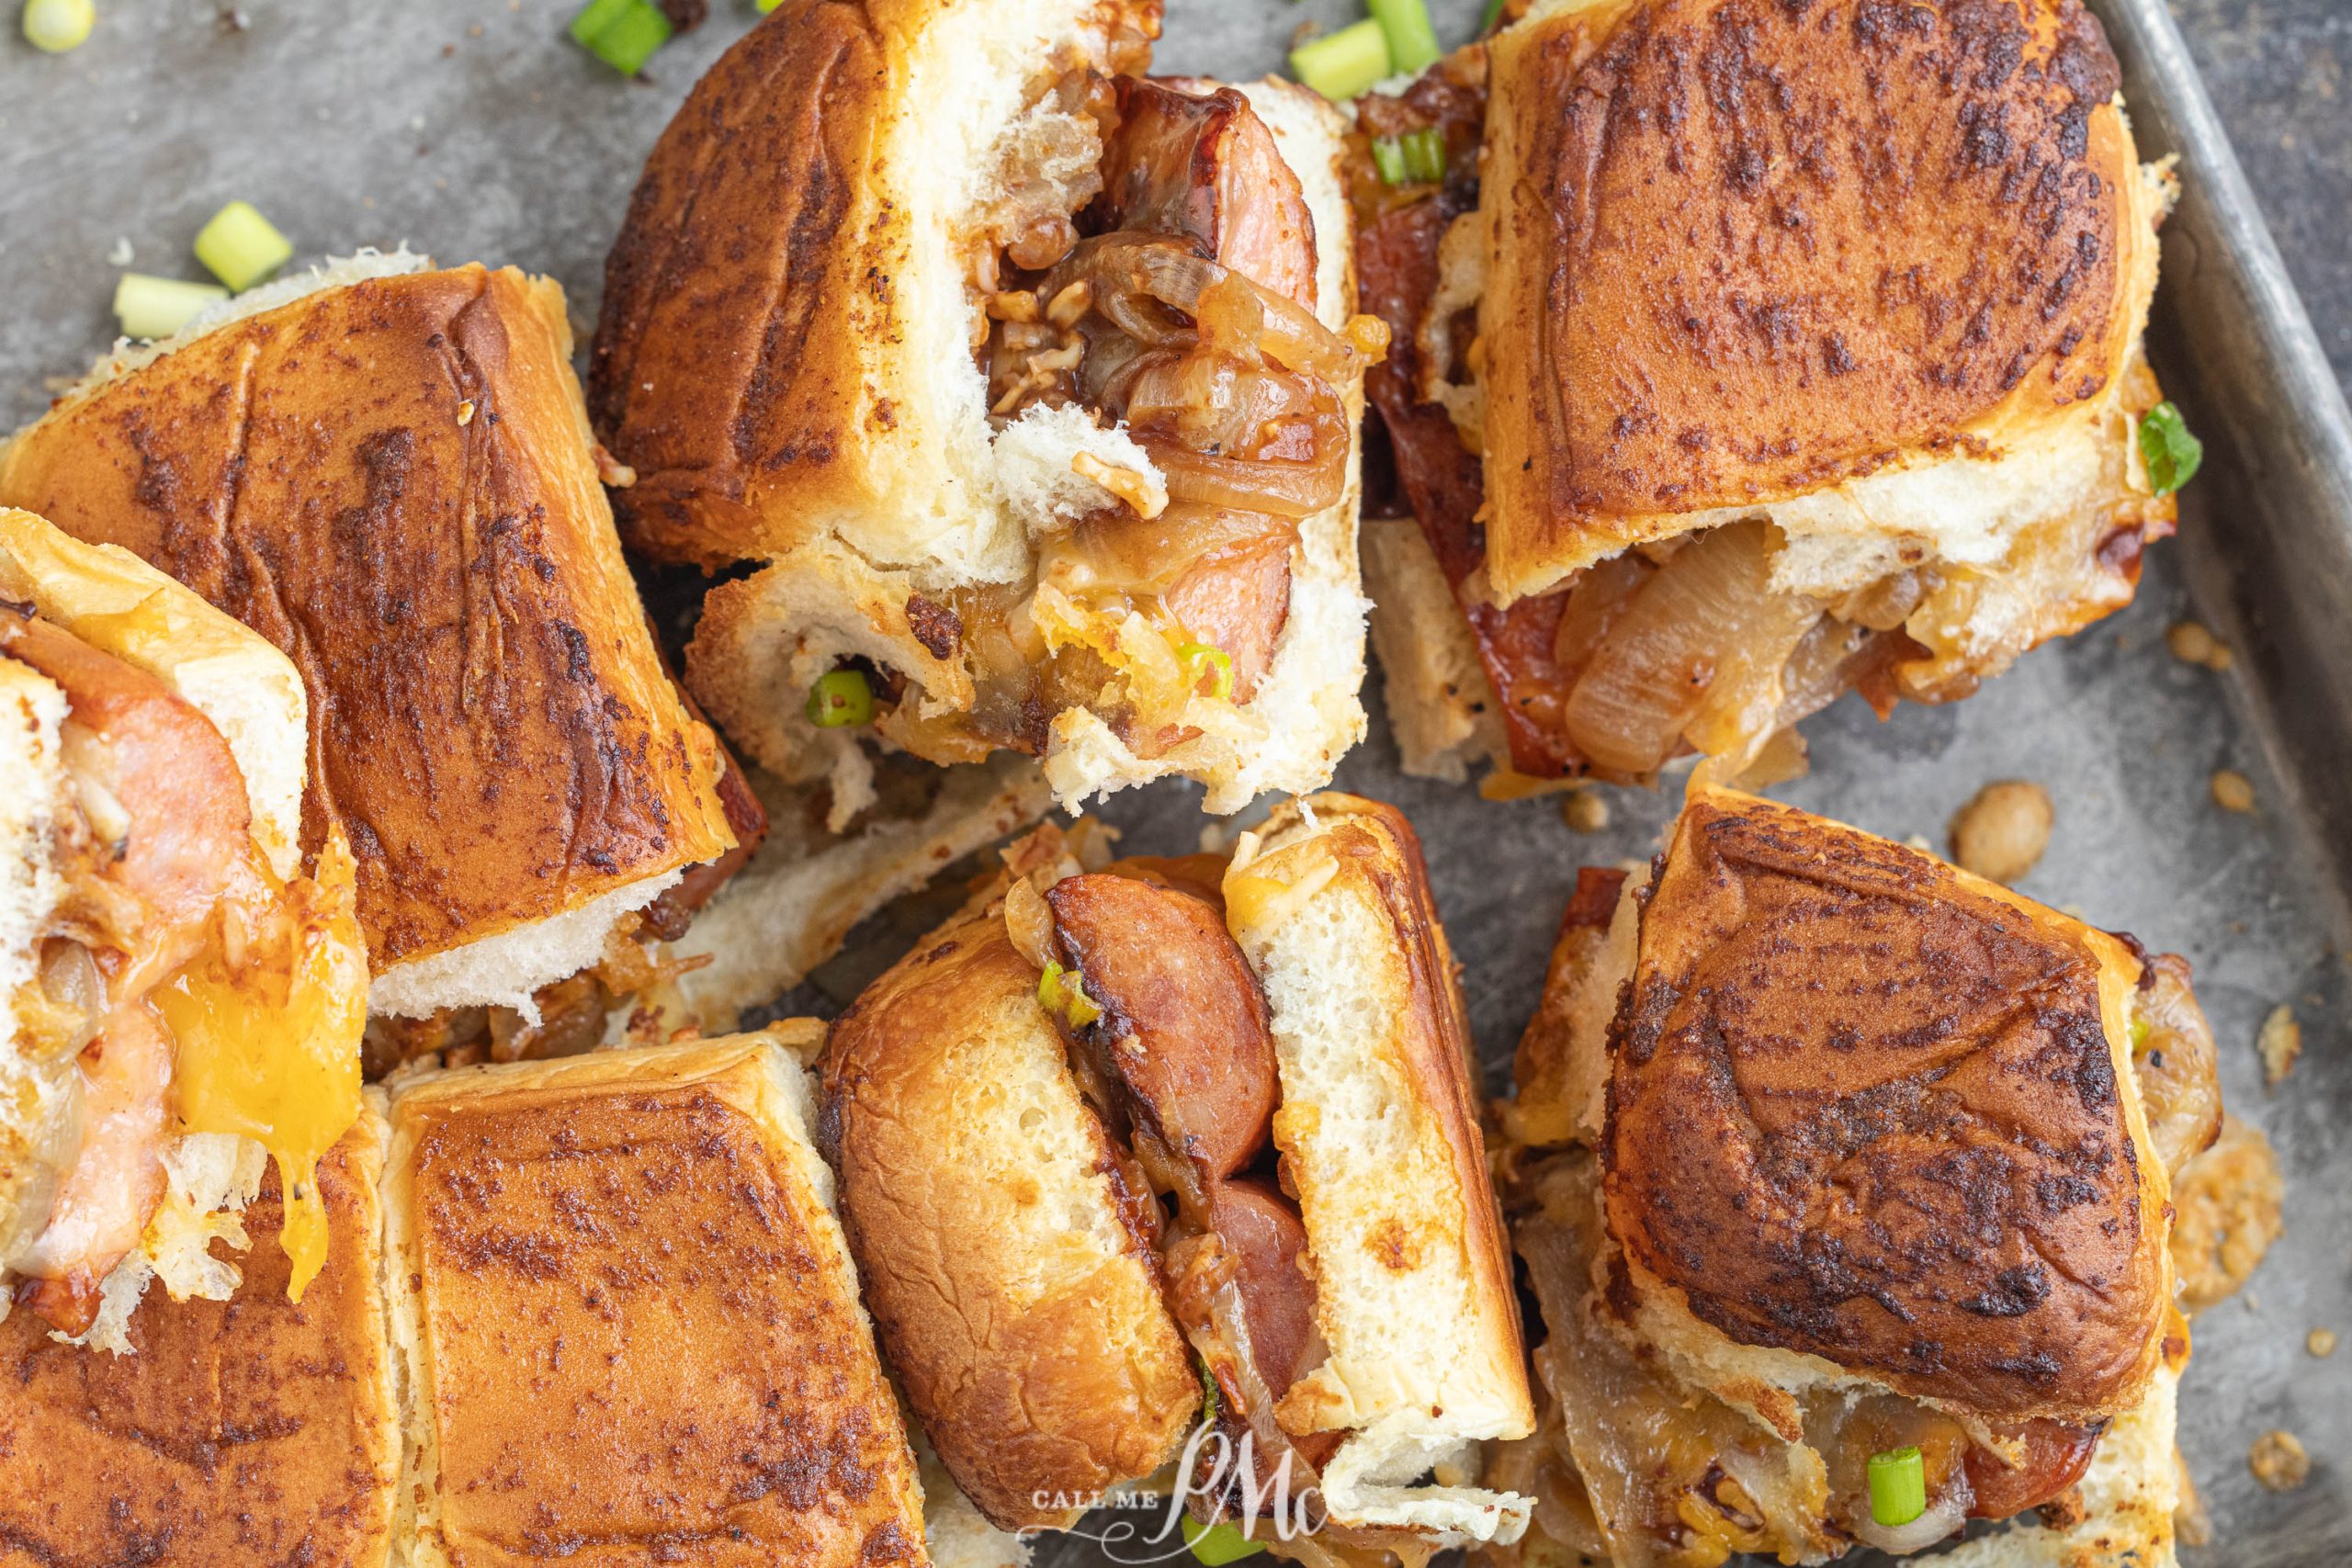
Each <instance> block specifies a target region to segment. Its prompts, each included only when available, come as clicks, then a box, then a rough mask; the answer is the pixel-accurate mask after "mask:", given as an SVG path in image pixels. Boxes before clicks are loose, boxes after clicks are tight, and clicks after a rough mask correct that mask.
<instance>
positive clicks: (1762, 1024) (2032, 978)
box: [1602, 790, 2172, 1423]
mask: <svg viewBox="0 0 2352 1568" xmlns="http://www.w3.org/2000/svg"><path fill="white" fill-rule="evenodd" d="M2139 976H2140V964H2139V963H2138V961H2137V960H2136V959H2134V958H2133V957H2132V956H2131V953H2130V952H2129V951H2128V950H2127V949H2126V948H2125V947H2124V946H2123V944H2122V943H2121V942H2118V941H2117V940H2116V939H2114V938H2112V937H2110V936H2108V935H2107V934H2105V933H2104V932H2100V931H2093V930H2091V929H2090V928H2088V927H2086V926H2085V925H2084V924H2082V922H2080V921H2078V920H2075V919H2069V918H2068V917H2066V916H2064V915H2060V914H2058V913H2056V912H2055V911H2052V910H2050V909H2046V908H2042V907H2041V906H2040V905H2037V904H2034V903H2032V902H2030V900H2028V899H2025V898H2022V897H2018V896H2017V895H2015V894H2013V893H2010V892H2008V891H2007V889H2004V888H2001V887H1999V886H1996V885H1994V884H1991V883H1988V882H1985V881H1982V880H1981V879H1978V878H1976V877H1973V876H1970V875H1968V874H1966V873H1964V872H1961V871H1958V870H1956V869H1954V868H1952V867H1951V866H1949V865H1947V864H1945V863H1942V862H1940V861H1939V860H1937V859H1935V858H1934V857H1932V856H1930V855H1926V854H1922V853H1919V852H1916V851H1912V850H1908V849H1905V848H1904V847H1903V846H1901V845H1899V844H1893V843H1889V842H1887V841H1886V840H1882V839H1875V838H1872V837H1871V836H1870V835H1868V834H1865V833H1860V832H1857V831H1855V830H1854V829H1849V828H1845V827H1841V826H1839V825H1838V824H1836V823H1832V822H1827V821H1825V820H1823V819H1821V818H1815V817H1812V816H1808V815H1807V814H1805V813H1804V812H1800V811H1796V810H1792V809H1791V808H1789V807H1781V806H1775V805H1772V804H1770V803H1769V802H1766V801H1761V800H1757V799H1754V798H1751V797H1749V796H1746V795H1736V794H1734V793H1732V792H1729V791H1723V790H1694V791H1693V793H1692V797H1691V802H1690V804H1689V805H1688V806H1687V807H1685V809H1684V812H1683V815H1682V818H1681V821H1680V823H1679V826H1678V827H1677V829H1676V830H1675V834H1674V839H1673V842H1672V844H1671V846H1670V848H1669V849H1668V853H1667V857H1666V862H1665V867H1664V870H1663V871H1662V873H1661V874H1659V876H1658V879H1657V882H1656V884H1655V885H1654V887H1653V890H1652V892H1651V894H1650V897H1649V901H1648V905H1647V908H1645V911H1644V913H1643V917H1642V928H1641V942H1640V955H1639V958H1638V961H1637V963H1636V965H1635V969H1634V978H1633V981H1632V983H1631V986H1630V987H1629V989H1628V992H1627V999H1626V1001H1625V1003H1624V1006H1623V1010H1622V1011H1621V1012H1620V1014H1619V1017H1618V1021H1617V1023H1616V1026H1615V1029H1614V1031H1613V1032H1612V1039H1611V1053H1612V1055H1613V1056H1614V1067H1613V1070H1612V1075H1611V1083H1610V1086H1609V1114H1608V1125H1607V1129H1606V1133H1605V1135H1604V1137H1603V1140H1602V1153H1603V1158H1604V1163H1605V1169H1606V1191H1607V1207H1608V1218H1609V1224H1610V1229H1611V1233H1612V1234H1613V1235H1615V1236H1616V1238H1617V1239H1618V1241H1619V1242H1620V1243H1621V1244H1622V1246H1623V1249H1624V1253H1625V1258H1626V1260H1627V1263H1628V1265H1629V1268H1630V1269H1631V1272H1632V1274H1633V1277H1634V1282H1635V1284H1636V1286H1637V1287H1638V1288H1641V1289H1645V1290H1647V1291H1649V1292H1653V1293H1655V1294H1658V1295H1662V1296H1664V1297H1667V1298H1669V1299H1674V1300H1678V1301H1679V1303H1683V1304H1686V1305H1687V1308H1688V1311H1689V1313H1690V1314H1694V1315H1695V1316H1696V1317H1697V1318H1698V1319H1699V1320H1701V1321H1702V1322H1703V1323H1705V1324H1707V1325H1712V1326H1713V1328H1714V1329H1716V1330H1719V1331H1720V1332H1721V1333H1722V1334H1723V1335H1724V1336H1726V1337H1728V1338H1729V1339H1731V1340H1733V1341H1735V1342H1736V1343H1737V1344H1739V1345H1743V1346H1747V1347H1757V1348H1770V1349H1781V1350H1788V1351H1794V1352H1798V1353H1800V1354H1801V1355H1809V1356H1812V1357H1816V1358H1818V1359H1820V1360H1821V1361H1824V1362H1827V1363H1831V1364H1832V1366H1833V1367H1834V1368H1835V1369H1838V1370H1842V1371H1845V1372H1847V1373H1849V1374H1852V1375H1856V1376H1860V1377H1864V1378H1868V1379H1873V1380H1876V1381H1879V1382H1883V1383H1885V1384H1888V1385H1890V1386H1892V1387H1893V1388H1894V1389H1896V1390H1898V1391H1899V1392H1902V1393H1907V1394H1911V1395H1913V1396H1915V1397H1925V1398H1930V1399H1933V1400H1935V1401H1937V1402H1939V1403H1940V1404H1945V1405H1947V1406H1949V1407H1951V1408H1953V1409H1955V1410H1958V1411H1961V1412H1963V1413H1973V1414H1976V1415H1980V1416H1985V1417H1986V1418H1988V1419H2012V1418H2022V1417H2030V1416H2053V1417H2058V1418H2062V1419H2066V1420H2071V1421H2075V1422H2078V1423H2081V1422H2089V1421H2095V1420H2098V1419H2101V1418H2104V1417H2106V1416H2112V1415H2114V1414H2115V1413H2116V1412H2118V1411H2120V1410H2122V1409H2124V1408H2127V1407H2128V1406H2129V1405H2131V1403H2132V1402H2133V1401H2134V1400H2136V1399H2137V1398H2138V1397H2139V1395H2140V1392H2141V1390H2142V1388H2143V1386H2144V1385H2145V1382H2146V1380H2147V1377H2148V1374H2149V1371H2150V1369H2151V1368H2152V1367H2153V1366H2154V1362H2155V1359H2156V1355H2157V1350H2158V1347H2159V1345H2160V1342H2161V1340H2162V1337H2163V1333H2162V1330H2163V1321H2164V1314H2165V1309H2166V1306H2167V1304H2168V1303H2169V1301H2170V1297H2171V1293H2172V1270H2171V1266H2170V1261H2169V1258H2168V1255H2167V1253H2166V1250H2165V1224H2166V1183H2165V1174H2164V1170H2163V1167H2162V1164H2161V1162H2160V1161H2158V1160H2157V1159H2155V1158H2154V1156H2153V1155H2152V1154H2151V1153H2150V1151H2149V1149H2148V1146H2147V1141H2146V1140H2147V1134H2146V1129H2145V1127H2144V1125H2143V1120H2142V1116H2141V1111H2140V1106H2139V1100H2138V1091H2137V1089H2136V1088H2135V1086H2134V1082H2133V1077H2132V1074H2131V1060H2130V1045H2129V1041H2128V1030H2127V1026H2126V1024H2125V1022H2124V1007H2125V1004H2126V1002H2127V1000H2128V998H2129V997H2130V995H2131V990H2132V987H2134V985H2135V984H2136V983H2137V981H2138V979H2139Z"/></svg>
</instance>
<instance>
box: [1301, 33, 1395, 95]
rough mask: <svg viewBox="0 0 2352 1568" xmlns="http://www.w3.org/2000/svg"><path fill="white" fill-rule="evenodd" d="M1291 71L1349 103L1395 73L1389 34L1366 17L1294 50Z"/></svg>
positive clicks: (1321, 91) (1318, 90)
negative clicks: (1392, 67) (1389, 50)
mask: <svg viewBox="0 0 2352 1568" xmlns="http://www.w3.org/2000/svg"><path fill="white" fill-rule="evenodd" d="M1290 73H1291V74H1292V75H1294V76H1295V77H1297V78H1298V79H1299V80H1300V81H1301V82H1304V83H1306V85H1308V86H1310V87H1312V88H1314V89H1315V90H1316V91H1317V92H1318V93H1320V94H1322V95H1323V96H1325V97H1327V98H1329V99H1330V100H1331V101H1332V102H1333V103H1335V104H1339V103H1345V102H1346V101H1347V100H1348V99H1350V98H1352V97H1354V96H1356V95H1357V94H1359V93H1361V92H1363V90H1364V89H1365V88H1366V87H1369V86H1371V85H1373V84H1374V82H1380V81H1385V80H1386V79H1387V78H1388V77H1389V76H1390V75H1391V74H1393V72H1392V71H1391V68H1390V65H1389V60H1388V35H1387V34H1386V33H1385V32H1383V31H1381V29H1380V24H1379V23H1378V22H1376V21H1374V20H1373V19H1372V18H1371V17H1365V18H1364V19H1363V21H1361V22H1354V23H1351V24H1350V25H1349V26H1347V27H1344V28H1340V30H1339V31H1338V32H1336V33H1326V34H1324V35H1323V36H1322V37H1321V38H1318V39H1308V40H1307V41H1306V42H1305V43H1303V44H1300V45H1299V46H1298V47H1297V48H1296V49H1294V50H1292V51H1290Z"/></svg>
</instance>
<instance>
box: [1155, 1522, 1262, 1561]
mask: <svg viewBox="0 0 2352 1568" xmlns="http://www.w3.org/2000/svg"><path fill="white" fill-rule="evenodd" d="M1176 1523H1177V1524H1178V1525H1179V1526H1180V1527H1181V1528H1182V1529H1183V1531H1184V1544H1185V1545H1186V1546H1189V1547H1191V1548H1192V1549H1193V1561H1194V1562H1199V1563H1202V1564H1204V1568H1224V1564H1226V1563H1227V1562H1240V1561H1241V1560H1242V1559H1243V1558H1245V1557H1255V1556H1257V1555H1258V1553H1260V1552H1261V1551H1265V1550H1266V1545H1265V1542H1263V1541H1259V1540H1250V1538H1249V1537H1248V1536H1246V1535H1243V1534H1242V1533H1241V1531H1240V1530H1239V1529H1237V1528H1236V1527H1235V1526H1234V1523H1233V1521H1232V1520H1230V1519H1220V1520H1218V1521H1217V1522H1216V1524H1213V1525H1204V1524H1203V1523H1201V1521H1200V1520H1198V1519H1196V1518H1194V1517H1193V1516H1192V1515H1190V1514H1179V1515H1177V1516H1176Z"/></svg>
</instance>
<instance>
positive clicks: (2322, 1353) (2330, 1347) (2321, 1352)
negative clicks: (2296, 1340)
mask: <svg viewBox="0 0 2352 1568" xmlns="http://www.w3.org/2000/svg"><path fill="white" fill-rule="evenodd" d="M2303 1348H2304V1349H2306V1350H2308V1351H2310V1352H2311V1353H2312V1355H2313V1356H2315V1357H2317V1358H2318V1359H2321V1360H2323V1361H2324V1360H2325V1359H2327V1358H2328V1357H2330V1356H2333V1355H2335V1330H2334V1329H2333V1328H2314V1329H2312V1331H2311V1332H2310V1333H2309V1334H2306V1335H2304V1336H2303Z"/></svg>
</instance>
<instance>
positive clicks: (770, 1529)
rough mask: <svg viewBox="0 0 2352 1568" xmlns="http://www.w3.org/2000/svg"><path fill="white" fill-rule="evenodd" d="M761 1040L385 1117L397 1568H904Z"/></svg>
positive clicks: (911, 1504) (891, 1488)
mask: <svg viewBox="0 0 2352 1568" xmlns="http://www.w3.org/2000/svg"><path fill="white" fill-rule="evenodd" d="M786 1027H787V1029H789V1030H791V1033H790V1035H789V1036H788V1037H787V1036H778V1035H745V1036H739V1037H736V1038H733V1039H728V1040H718V1041H712V1042H708V1043H695V1044H692V1045H684V1046H670V1047H662V1048H657V1049H653V1050H640V1051H615V1052H599V1053H594V1054H592V1055H585V1056H577V1057H572V1058H571V1059H569V1060H565V1061H560V1062H545V1063H528V1064H515V1065H513V1066H504V1067H490V1068H474V1069H462V1070H459V1071H457V1072H451V1073H445V1074H439V1075H435V1076H432V1077H426V1078H424V1079H423V1080H421V1081H419V1082H416V1083H414V1084H413V1085H411V1086H409V1087H405V1088H403V1089H401V1091H400V1093H399V1095H398V1097H397V1098H396V1099H395V1100H394V1101H393V1105H392V1125H393V1134H392V1148H391V1156H390V1165H389V1170H390V1175H389V1177H388V1179H387V1182H386V1187H385V1204H386V1208H387V1210H388V1211H389V1213H390V1226H389V1228H388V1254H389V1257H390V1275H391V1277H392V1279H393V1280H394V1286H393V1323H394V1331H395V1334H396V1336H397V1337H398V1338H399V1339H400V1341H401V1347H402V1351H403V1354H404V1356H405V1358H406V1359H407V1365H408V1384H409V1388H410V1390H411V1402H412V1403H413V1405H414V1407H415V1409H414V1414H413V1425H412V1428H411V1431H410V1435H409V1436H410V1442H411V1445H412V1447H413V1450H415V1454H414V1458H413V1464H414V1466H415V1467H416V1468H417V1469H418V1470H419V1471H420V1472H421V1473H422V1474H423V1475H424V1477H425V1478H426V1481H427V1484H424V1485H422V1486H420V1487H419V1488H417V1489H416V1491H415V1493H414V1494H413V1495H403V1498H402V1501H401V1509H402V1518H403V1524H404V1528H405V1527H407V1526H409V1525H412V1524H413V1529H414V1540H415V1551H416V1554H417V1561H418V1562H421V1563H424V1564H434V1565H441V1564H449V1563H467V1564H473V1563H477V1562H487V1563H500V1564H504V1563H521V1562H530V1561H540V1560H543V1559H544V1558H546V1557H547V1556H548V1555H564V1556H570V1555H571V1554H572V1553H573V1552H577V1553H579V1556H580V1559H581V1560H583V1561H587V1562H600V1563H601V1562H611V1563H618V1562H646V1561H649V1560H653V1559H658V1560H660V1561H663V1562H693V1563H704V1564H738V1563H741V1564H751V1563H771V1562H792V1563H797V1564H805V1565H807V1568H850V1565H852V1564H857V1565H861V1568H862V1565H865V1564H881V1563H901V1564H914V1563H919V1562H922V1495H921V1493H920V1491H919V1489H918V1487H917V1484H916V1482H915V1471H914V1461H913V1457H912V1455H911V1454H910V1451H909V1450H908V1447H907V1439H906V1433H905V1428H904V1427H902V1425H901V1424H900V1421H899V1411H898V1405H897V1402H896V1400H895V1398H894V1397H893V1395H892V1393H891V1392H890V1388H889V1385H888V1382H887V1381H886V1380H885V1379H884V1376H883V1373H882V1369H881V1366H880V1364H879V1362H877V1361H876V1359H875V1354H874V1346H873V1340H872V1337H871V1336H870V1333H869V1330H868V1328H867V1325H866V1321H865V1314H864V1313H863V1312H862V1311H861V1310H860V1309H859V1306H858V1302H857V1286H856V1279H855V1276H854V1273H853V1272H852V1271H851V1269H850V1265H849V1259H848V1256H847V1253H846V1250H845V1248H844V1247H843V1246H842V1239H841V1233H840V1229H839V1227H838V1225H837V1224H835V1222H834V1220H833V1217H832V1213H831V1208H830V1206H829V1200H830V1198H831V1191H830V1189H831V1177H830V1175H829V1173H828V1172H827V1171H826V1170H825V1168H824V1165H823V1162H822V1161H821V1160H820V1159H819V1158H818V1157H817V1155H816V1151H815V1149H814V1147H813V1146H812V1145H811V1144H810V1143H809V1140H808V1136H807V1133H806V1122H807V1113H808V1111H809V1089H808V1085H807V1078H806V1075H805V1074H804V1073H802V1071H801V1070H800V1069H799V1068H798V1067H797V1066H795V1065H794V1064H793V1062H792V1061H791V1059H790V1057H789V1056H787V1055H786V1051H785V1049H784V1046H785V1045H786V1044H787V1043H801V1042H805V1041H806V1040H808V1039H809V1038H810V1037H811V1036H812V1034H813V1029H812V1026H808V1025H799V1026H797V1027H795V1026H786ZM403 1491H404V1494H405V1493H406V1492H407V1489H405V1488H404V1489H403ZM559 1546H561V1547H562V1548H563V1550H562V1551H557V1550H556V1549H557V1548H558V1547H559Z"/></svg>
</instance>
